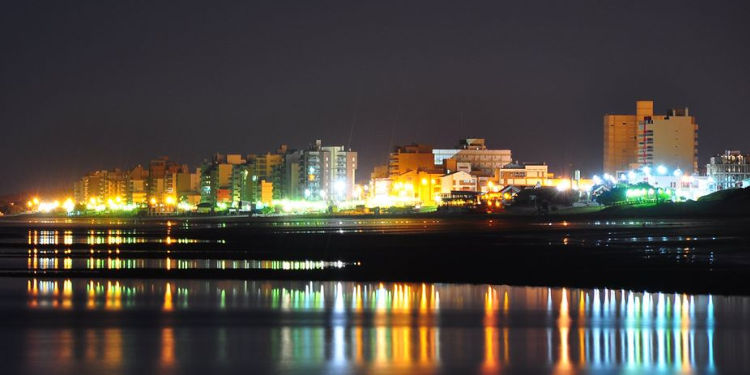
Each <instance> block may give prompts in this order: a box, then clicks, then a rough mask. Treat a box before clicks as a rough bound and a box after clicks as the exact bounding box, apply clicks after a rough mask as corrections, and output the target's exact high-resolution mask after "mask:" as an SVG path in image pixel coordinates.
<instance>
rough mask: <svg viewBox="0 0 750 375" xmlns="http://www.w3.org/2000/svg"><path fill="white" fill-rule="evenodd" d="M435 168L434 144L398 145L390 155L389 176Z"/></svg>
mask: <svg viewBox="0 0 750 375" xmlns="http://www.w3.org/2000/svg"><path fill="white" fill-rule="evenodd" d="M433 169H435V156H434V155H433V153H432V146H428V145H420V144H416V143H413V144H410V145H405V146H396V147H394V149H393V152H391V153H390V155H389V156H388V177H390V178H394V177H396V176H399V175H402V174H404V173H406V172H409V171H419V170H433Z"/></svg>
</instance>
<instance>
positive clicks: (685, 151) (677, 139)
mask: <svg viewBox="0 0 750 375" xmlns="http://www.w3.org/2000/svg"><path fill="white" fill-rule="evenodd" d="M638 164H639V165H642V166H644V165H645V166H659V165H664V166H666V167H668V168H669V169H677V168H679V169H681V170H682V171H684V172H689V173H698V124H696V122H695V118H694V117H693V116H690V114H689V112H688V109H687V107H686V108H680V109H671V110H670V111H669V112H667V114H666V115H663V116H659V115H656V116H651V117H647V118H645V119H644V120H643V121H641V122H639V123H638Z"/></svg>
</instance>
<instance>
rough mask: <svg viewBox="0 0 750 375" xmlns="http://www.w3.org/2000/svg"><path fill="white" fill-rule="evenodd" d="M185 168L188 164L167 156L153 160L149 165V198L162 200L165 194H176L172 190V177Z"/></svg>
mask: <svg viewBox="0 0 750 375" xmlns="http://www.w3.org/2000/svg"><path fill="white" fill-rule="evenodd" d="M185 169H187V167H186V166H182V165H180V164H178V163H176V162H174V161H171V160H169V158H168V157H166V156H162V157H159V158H156V159H153V160H151V162H149V165H148V180H147V189H148V199H149V200H151V199H155V200H157V201H161V200H162V199H163V198H164V196H165V194H166V195H172V194H174V192H173V191H171V189H172V188H173V187H174V181H172V178H173V177H174V175H175V174H176V173H178V172H180V171H183V170H185Z"/></svg>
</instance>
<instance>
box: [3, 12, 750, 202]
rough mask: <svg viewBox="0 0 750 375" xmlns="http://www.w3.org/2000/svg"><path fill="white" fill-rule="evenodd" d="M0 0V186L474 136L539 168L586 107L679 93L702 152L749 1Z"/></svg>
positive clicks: (585, 160) (586, 115)
mask: <svg viewBox="0 0 750 375" xmlns="http://www.w3.org/2000/svg"><path fill="white" fill-rule="evenodd" d="M154 3H155V2H152V1H144V2H136V1H92V2H83V1H51V2H49V3H44V2H38V1H21V0H19V1H6V2H3V5H2V8H1V9H0V47H1V48H2V52H1V53H0V129H2V130H1V132H2V133H1V135H0V159H1V160H2V162H0V176H2V177H3V181H2V183H0V194H2V193H11V192H19V191H29V190H36V189H42V190H45V189H46V188H59V187H70V184H71V183H72V181H73V180H75V179H76V178H78V177H80V175H82V174H83V173H85V172H86V171H88V170H93V169H97V168H114V167H131V166H133V165H135V164H137V163H147V161H148V160H149V159H151V158H152V157H155V156H158V155H169V156H170V157H172V158H174V159H176V160H178V161H181V162H186V163H189V164H190V165H191V167H192V166H195V165H196V164H197V163H198V162H200V161H201V160H203V159H204V158H205V157H208V156H210V155H211V154H212V153H214V152H229V153H243V154H246V153H252V152H265V151H273V150H274V149H275V148H276V147H277V146H278V145H279V144H281V143H286V144H289V145H290V147H295V148H299V147H304V146H305V145H307V144H309V143H310V142H312V141H313V140H314V139H316V138H321V139H323V142H324V143H326V144H335V145H339V144H343V145H350V146H351V147H352V148H353V149H355V150H356V151H359V153H360V168H359V170H358V177H359V178H358V179H359V180H363V179H366V178H368V177H369V173H370V172H371V170H372V167H373V165H375V164H378V163H383V162H385V160H386V159H387V152H388V151H389V150H390V148H391V146H392V145H395V144H403V143H409V142H413V141H418V142H421V143H427V144H433V145H434V146H436V147H445V148H448V147H452V146H454V145H455V143H456V142H457V140H458V139H459V138H465V137H484V138H487V142H488V144H489V146H491V147H493V148H510V149H511V150H512V151H513V155H514V159H520V160H521V161H545V162H547V163H548V164H550V166H551V168H552V170H553V171H555V172H563V171H565V170H569V169H571V165H572V167H573V168H580V169H582V170H583V171H584V173H586V174H588V173H594V172H597V171H598V170H599V169H600V168H601V163H602V141H601V138H602V129H601V127H602V115H603V114H605V113H632V112H634V110H635V100H637V99H653V100H655V101H656V103H655V104H656V108H655V109H656V111H657V112H659V113H661V112H665V111H666V110H667V108H669V107H672V106H688V107H690V110H691V112H692V114H694V115H695V116H696V117H697V120H698V123H699V125H700V126H701V128H700V133H699V134H700V145H699V150H700V157H701V159H700V163H701V164H705V162H707V158H708V156H710V155H711V154H715V153H718V152H721V151H722V150H724V149H727V148H729V149H741V150H744V151H746V152H750V121H749V120H750V106H749V105H748V101H749V99H750V92H748V86H750V61H748V60H749V59H748V58H749V57H750V38H749V37H750V21H748V19H750V18H749V17H750V1H736V2H722V1H701V2H698V1H612V0H598V1H559V0H558V1H512V2H510V1H508V2H501V1H491V2H486V3H484V2H483V3H479V2H468V1H467V2H461V1H451V2H444V1H435V0H433V1H425V2H418V1H403V0H402V1H393V2H391V1H376V2H368V3H365V2H363V1H351V0H349V1H342V2H318V1H310V0H304V1H268V2H251V1H237V2H231V3H230V2H218V1H202V2H196V1H172V2H158V3H159V4H154Z"/></svg>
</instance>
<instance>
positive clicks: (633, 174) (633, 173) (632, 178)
mask: <svg viewBox="0 0 750 375" xmlns="http://www.w3.org/2000/svg"><path fill="white" fill-rule="evenodd" d="M628 178H629V179H631V180H635V172H633V171H630V172H628Z"/></svg>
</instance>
